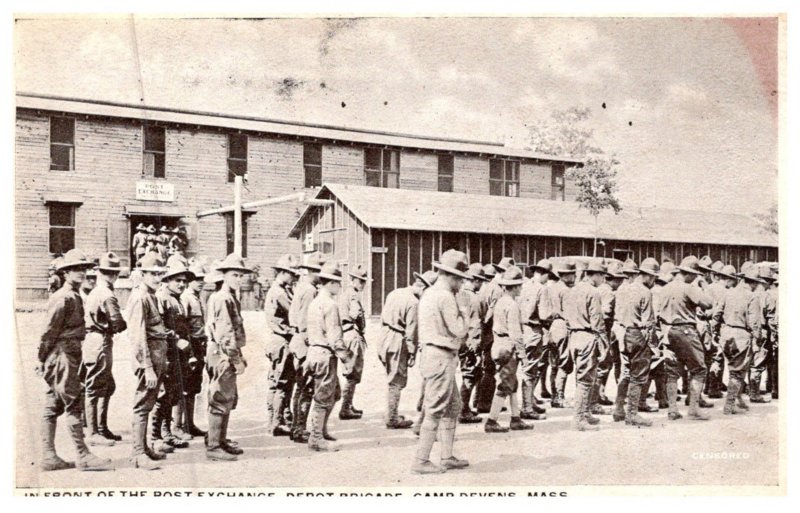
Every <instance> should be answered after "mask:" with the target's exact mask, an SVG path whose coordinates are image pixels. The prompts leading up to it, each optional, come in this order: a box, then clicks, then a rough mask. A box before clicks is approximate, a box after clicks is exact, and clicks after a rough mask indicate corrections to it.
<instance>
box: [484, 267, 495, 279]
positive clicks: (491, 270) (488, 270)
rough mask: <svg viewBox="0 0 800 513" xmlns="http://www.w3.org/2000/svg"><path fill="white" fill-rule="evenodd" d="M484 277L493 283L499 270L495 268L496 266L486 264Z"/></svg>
mask: <svg viewBox="0 0 800 513" xmlns="http://www.w3.org/2000/svg"><path fill="white" fill-rule="evenodd" d="M483 275H484V276H486V278H487V279H488V280H489V281H491V280H492V278H494V277H495V276H497V269H496V268H495V266H494V264H486V265H484V266H483Z"/></svg>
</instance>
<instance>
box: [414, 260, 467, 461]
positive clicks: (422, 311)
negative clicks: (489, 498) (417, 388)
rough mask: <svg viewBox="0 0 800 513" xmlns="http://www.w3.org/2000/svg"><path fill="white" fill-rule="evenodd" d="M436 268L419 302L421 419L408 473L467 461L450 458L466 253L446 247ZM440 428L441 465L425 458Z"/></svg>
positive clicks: (457, 400) (464, 335) (463, 334)
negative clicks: (458, 296) (460, 294)
mask: <svg viewBox="0 0 800 513" xmlns="http://www.w3.org/2000/svg"><path fill="white" fill-rule="evenodd" d="M433 265H434V267H435V268H436V269H437V270H438V277H437V279H436V283H435V284H434V285H433V286H432V287H431V288H430V289H428V291H427V292H426V293H425V295H423V296H422V299H421V300H420V305H419V335H420V341H421V342H422V344H423V345H424V349H423V351H422V360H421V365H420V367H421V372H422V378H423V380H424V386H425V391H424V404H423V416H424V421H423V423H422V426H421V429H420V435H419V442H418V444H417V452H416V459H415V461H414V464H413V466H412V467H411V471H412V472H414V473H416V474H431V473H441V472H444V471H445V470H446V469H457V468H464V467H466V466H468V465H469V462H467V461H466V460H461V459H458V458H456V457H455V456H453V442H454V440H455V433H456V419H457V417H458V414H459V411H460V410H461V405H460V404H459V403H460V397H459V393H458V385H457V384H456V369H457V368H458V351H459V350H460V349H461V346H462V344H463V343H464V341H465V340H466V338H467V322H468V321H467V318H468V316H469V313H468V312H462V311H461V310H459V307H458V303H457V302H456V296H455V295H456V293H458V291H459V290H461V284H462V281H463V280H464V279H469V278H470V275H469V274H467V272H468V271H469V262H468V261H467V255H465V254H464V253H462V252H461V251H456V250H452V249H451V250H447V251H445V252H444V253H443V254H442V255H441V257H440V258H439V262H436V263H434V264H433ZM437 430H438V431H439V441H440V442H441V451H442V452H441V463H440V465H434V464H433V463H431V461H430V454H431V449H432V448H433V443H434V441H435V440H436V433H437Z"/></svg>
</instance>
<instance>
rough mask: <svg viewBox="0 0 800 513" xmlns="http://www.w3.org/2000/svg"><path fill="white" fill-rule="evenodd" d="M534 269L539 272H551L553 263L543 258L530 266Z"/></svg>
mask: <svg viewBox="0 0 800 513" xmlns="http://www.w3.org/2000/svg"><path fill="white" fill-rule="evenodd" d="M530 267H531V268H532V269H533V270H534V271H539V272H540V273H552V272H553V264H552V262H550V260H548V259H546V258H543V259H541V260H539V261H538V262H536V263H535V264H533V265H532V266H530Z"/></svg>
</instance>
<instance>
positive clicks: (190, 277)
mask: <svg viewBox="0 0 800 513" xmlns="http://www.w3.org/2000/svg"><path fill="white" fill-rule="evenodd" d="M178 276H185V277H186V281H194V273H193V272H192V271H190V270H189V268H188V267H186V265H184V263H183V262H180V261H175V262H172V264H171V265H167V270H166V272H165V273H164V276H162V277H161V281H169V280H171V279H173V278H177V277H178Z"/></svg>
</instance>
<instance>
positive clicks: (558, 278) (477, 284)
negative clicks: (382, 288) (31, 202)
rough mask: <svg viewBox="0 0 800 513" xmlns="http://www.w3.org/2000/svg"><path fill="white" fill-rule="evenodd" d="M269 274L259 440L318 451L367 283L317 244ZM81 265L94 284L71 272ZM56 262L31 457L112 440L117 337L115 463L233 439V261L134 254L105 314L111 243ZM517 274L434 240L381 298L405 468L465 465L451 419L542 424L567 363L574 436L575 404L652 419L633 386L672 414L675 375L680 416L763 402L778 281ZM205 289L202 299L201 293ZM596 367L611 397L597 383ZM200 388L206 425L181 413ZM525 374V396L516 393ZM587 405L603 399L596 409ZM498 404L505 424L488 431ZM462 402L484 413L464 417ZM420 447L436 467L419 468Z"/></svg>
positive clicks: (222, 456) (238, 342) (659, 272)
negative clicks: (124, 450) (427, 265)
mask: <svg viewBox="0 0 800 513" xmlns="http://www.w3.org/2000/svg"><path fill="white" fill-rule="evenodd" d="M272 268H273V270H274V280H273V281H272V283H271V286H270V288H269V290H268V292H267V294H266V297H265V300H264V312H265V316H266V325H267V331H268V333H267V334H266V344H265V354H266V358H267V360H268V390H267V399H266V411H267V423H268V432H269V434H271V435H272V436H275V437H286V438H287V439H288V440H291V441H292V442H296V443H303V444H306V445H307V446H308V448H309V449H311V450H314V451H336V450H338V446H337V445H336V444H335V443H334V442H335V440H336V439H335V438H334V437H333V436H332V435H331V433H330V432H329V431H328V419H329V417H330V415H331V413H332V411H333V409H334V406H335V404H336V403H337V402H338V401H339V400H340V399H341V406H340V408H339V412H338V416H339V419H341V420H345V421H348V420H355V419H359V418H361V416H362V414H363V412H362V411H361V410H359V409H357V408H356V407H355V406H354V397H355V392H356V388H357V386H358V384H359V383H360V382H361V377H362V373H363V369H364V358H365V352H366V338H365V329H366V322H365V315H364V308H363V307H362V303H361V293H362V291H363V289H364V287H365V286H366V284H367V282H369V281H370V278H369V276H368V273H367V270H366V268H365V267H364V266H362V265H356V266H354V267H353V268H351V269H349V271H348V272H347V273H346V274H347V275H348V277H349V280H348V282H349V283H348V286H347V287H345V288H343V286H342V285H343V273H342V270H341V268H340V266H339V265H338V264H337V263H335V262H326V261H325V258H324V256H323V255H321V254H319V253H312V254H310V255H306V257H305V258H304V259H303V260H302V261H300V260H298V259H296V258H295V257H294V256H292V255H284V256H282V257H281V258H280V259H278V261H277V262H275V264H274V265H272ZM90 270H91V271H94V272H95V273H96V285H94V284H93V283H91V280H89V279H87V277H86V275H87V271H90ZM57 271H58V274H59V276H62V277H63V280H64V283H63V286H62V287H61V288H60V289H59V290H58V291H56V292H55V293H54V294H53V295H52V296H51V298H50V303H49V307H48V318H47V325H46V329H45V332H44V334H43V335H42V337H41V340H40V344H39V353H38V358H39V362H40V367H39V371H40V373H41V375H42V376H43V377H44V379H45V381H46V382H47V384H48V391H47V400H46V403H45V410H44V417H43V434H42V437H43V438H42V441H43V456H42V468H43V469H44V470H57V469H62V468H71V467H74V466H77V467H78V468H80V469H83V470H96V469H105V468H109V467H110V461H109V460H104V459H102V458H98V457H96V456H94V455H93V454H92V453H91V452H90V451H89V448H88V446H87V442H88V445H92V446H97V445H112V444H114V443H115V442H117V441H119V440H120V437H119V436H118V435H115V434H114V433H112V432H111V431H110V430H109V429H108V424H107V415H108V402H109V400H110V398H111V396H112V395H113V393H114V389H115V386H114V378H113V374H112V369H111V367H112V361H113V337H114V335H115V334H118V333H121V332H123V331H126V332H127V336H128V340H129V343H130V345H131V348H132V351H133V362H134V368H135V371H134V372H135V376H136V392H135V397H134V401H133V403H134V404H133V421H132V437H133V451H132V456H131V461H132V463H133V464H134V466H136V467H137V468H143V469H154V468H158V467H159V465H160V463H159V462H160V461H161V460H163V459H165V458H166V455H167V454H168V453H171V452H173V451H174V450H176V449H180V448H183V447H186V446H187V445H188V442H189V440H191V439H192V438H193V437H204V438H205V444H206V456H207V457H208V458H209V459H211V460H215V461H233V460H236V459H237V455H239V454H242V453H243V450H242V449H241V448H240V447H239V446H238V444H237V443H236V442H234V441H232V440H230V439H229V438H228V424H229V418H230V415H231V412H232V410H234V409H235V408H236V405H237V402H238V392H237V386H236V380H237V376H238V375H239V374H241V373H242V372H244V370H245V368H246V367H247V361H246V360H245V358H244V357H243V355H242V350H241V348H242V347H244V345H245V343H246V336H245V332H244V323H243V319H242V315H241V303H240V297H241V296H240V292H239V287H240V284H241V280H242V277H243V276H245V275H247V274H248V273H250V272H252V270H251V269H250V268H249V267H247V266H246V265H245V263H244V262H243V260H242V259H241V257H239V256H237V255H235V254H231V255H228V256H227V257H226V258H225V259H224V260H222V261H216V262H214V263H212V264H211V265H210V266H204V265H203V264H202V262H200V261H187V260H186V259H185V258H184V257H183V256H182V254H181V253H180V252H176V253H175V254H173V255H172V256H171V257H170V258H169V259H168V260H167V261H166V262H165V261H164V259H163V258H162V256H161V255H160V254H159V253H158V252H152V251H151V252H146V253H145V254H144V255H143V256H142V257H141V258H139V259H138V262H137V265H136V267H135V270H134V273H133V274H135V275H136V282H137V285H136V286H135V288H134V289H133V291H132V293H131V296H130V298H129V300H128V302H127V305H126V311H125V314H124V315H123V313H122V311H121V309H120V306H119V304H118V301H117V299H116V296H115V293H114V282H115V281H116V279H117V277H118V276H119V273H120V271H121V267H120V260H119V258H118V257H117V256H116V255H114V254H113V253H107V254H105V255H103V256H102V257H101V258H100V259H99V260H98V261H97V262H96V263H95V262H93V261H90V260H88V259H87V258H86V257H85V255H83V254H82V253H81V252H80V251H78V250H71V251H69V252H68V253H67V254H66V255H65V256H64V258H63V260H62V261H61V262H60V263H59V265H58V268H57ZM530 271H532V276H531V277H529V278H528V277H526V273H525V271H524V270H523V268H521V267H519V266H517V265H516V263H515V262H514V260H513V259H512V258H503V259H502V260H501V261H500V262H498V263H496V264H486V265H482V264H480V263H473V264H471V265H470V264H469V262H468V260H467V256H466V254H464V253H463V252H460V251H456V250H447V251H445V252H444V253H442V254H441V256H440V258H439V260H438V261H437V262H435V263H434V269H433V270H430V271H426V272H424V273H421V274H420V273H414V282H413V283H412V284H411V285H410V286H408V287H404V288H399V289H396V290H394V291H392V292H391V293H390V294H389V295H388V296H387V297H386V301H385V304H384V307H383V311H382V312H381V317H380V323H381V325H380V329H379V334H378V338H379V341H378V348H377V352H378V357H379V359H380V361H381V363H382V364H383V366H384V369H385V372H386V380H387V385H388V386H387V396H386V401H387V412H386V417H385V426H386V428H387V429H408V428H413V431H414V433H415V434H416V435H418V437H419V441H418V446H417V450H416V455H415V459H414V462H413V464H412V468H411V470H412V472H414V473H421V474H427V473H439V472H444V471H446V470H448V469H458V468H464V467H466V466H468V462H467V461H466V460H464V459H460V458H457V457H455V456H454V455H453V443H454V440H455V430H456V424H457V423H465V424H469V423H479V422H483V423H484V430H485V431H486V432H487V433H502V432H506V431H508V430H529V429H533V424H530V423H526V422H525V420H544V419H546V410H545V408H543V407H542V405H543V404H544V402H543V400H542V399H545V398H547V397H548V396H550V398H551V399H552V400H551V403H550V404H551V407H554V408H564V407H566V406H567V403H566V401H565V387H566V382H567V377H568V375H569V374H570V373H572V372H574V373H575V381H576V391H575V396H574V401H573V405H572V407H573V409H574V427H575V429H578V430H580V431H593V430H597V429H598V424H599V423H600V420H599V419H598V418H597V417H596V416H595V415H603V414H608V413H610V414H611V415H612V416H613V420H614V421H618V422H623V421H624V422H625V424H627V425H631V426H636V427H647V426H650V425H651V424H652V422H651V421H650V420H649V419H647V418H645V417H643V416H641V415H640V413H641V412H643V411H645V412H652V411H658V409H655V408H652V407H650V406H649V405H648V404H647V401H646V399H647V395H648V392H649V389H650V387H651V383H654V384H655V388H656V398H657V399H658V401H659V407H661V408H666V409H667V410H668V415H667V418H668V419H669V420H677V419H680V418H682V414H681V413H679V411H678V407H677V400H678V381H679V380H682V382H683V385H684V389H685V390H684V393H685V394H686V396H687V397H686V404H687V405H688V406H689V409H688V417H689V418H690V419H694V420H707V419H708V417H707V416H706V415H704V414H703V413H702V412H701V411H700V408H701V407H703V406H712V405H711V403H708V402H707V401H705V399H703V397H702V394H703V391H704V390H706V391H707V393H708V395H710V396H711V397H721V393H722V390H723V389H725V390H726V392H727V396H726V400H725V405H724V409H723V412H724V413H725V414H738V413H743V412H744V411H746V410H747V409H748V408H749V407H748V404H747V402H745V400H744V398H743V395H744V389H745V386H746V383H745V381H746V380H748V381H749V390H748V393H747V394H746V395H748V396H749V400H750V403H758V402H766V401H767V400H768V399H766V398H764V397H763V395H762V394H761V391H760V384H761V381H762V374H763V373H764V371H767V374H768V380H767V381H768V385H769V389H770V390H771V391H772V394H773V396H774V397H777V392H778V386H777V359H778V339H777V335H778V327H777V323H778V315H777V297H778V293H777V286H778V278H777V275H776V274H774V273H773V272H772V270H770V268H769V267H767V266H758V265H755V264H753V263H750V262H746V263H745V264H743V265H742V267H741V269H740V272H738V273H737V272H736V270H735V268H733V267H732V266H730V265H723V264H722V263H721V262H715V263H712V262H711V259H710V258H708V257H703V259H697V258H696V257H694V256H689V257H686V258H684V259H683V261H681V263H680V265H677V266H676V265H674V264H673V263H672V262H669V261H666V262H663V263H662V264H659V263H658V262H657V261H656V260H654V259H652V258H647V259H645V260H644V261H642V262H641V264H640V265H638V266H637V265H636V263H635V262H633V261H632V260H628V261H626V262H625V263H624V264H623V263H620V262H616V261H612V262H611V263H610V264H609V265H606V264H605V263H604V261H603V260H602V259H580V258H576V259H567V258H562V259H553V261H552V262H551V261H549V260H542V261H539V262H538V263H536V264H535V265H533V266H531V269H530ZM87 282H88V283H89V285H87ZM206 284H213V287H214V289H215V290H214V292H213V293H212V294H211V295H210V296H209V297H208V299H207V301H203V299H202V297H203V296H202V295H201V291H202V290H203V288H204V286H205V285H206ZM209 286H211V285H209ZM417 361H419V362H420V364H419V368H420V373H421V375H422V378H423V380H422V390H421V391H420V397H419V401H418V410H419V416H418V419H416V422H414V421H412V420H411V419H406V418H405V417H404V416H403V415H400V413H399V411H398V410H399V404H400V397H401V393H402V390H403V389H404V388H405V387H406V385H407V381H408V373H409V368H411V367H414V366H415V364H416V362H417ZM725 365H727V366H728V370H729V379H728V382H727V385H725V384H723V383H722V373H723V368H724V366H725ZM340 366H341V376H342V380H341V383H340V378H339V374H340V369H339V367H340ZM459 369H460V374H461V383H460V385H459V384H458V383H457V381H456V374H457V373H458V371H459ZM520 369H521V372H520ZM548 373H549V374H550V379H549V382H550V391H547V390H546V388H547V382H548V379H547V375H548ZM612 373H613V374H614V375H615V377H616V378H617V395H616V398H615V401H614V402H613V403H612V402H611V401H610V400H609V399H608V398H607V397H606V394H605V385H606V383H607V381H608V379H609V376H610V375H611V374H612ZM204 374H206V375H207V377H205V376H204ZM518 374H521V385H520V384H519V379H518ZM204 380H207V382H208V385H207V391H208V397H207V402H208V423H207V424H208V432H204V431H202V430H200V429H199V428H198V427H197V426H196V425H195V423H194V410H195V399H196V397H197V395H198V394H199V393H201V389H202V386H203V381H204ZM538 384H541V387H542V393H541V394H540V396H541V397H542V399H540V398H539V397H537V396H536V394H535V393H534V392H535V390H536V387H537V385H538ZM520 392H521V396H522V399H521V404H520V401H519V400H518V393H520ZM604 405H605V406H611V405H613V406H614V408H613V411H611V412H608V411H606V409H605V408H603V406H604ZM505 408H507V409H508V411H509V412H510V417H511V418H510V422H509V425H508V427H506V426H502V425H500V423H499V422H498V421H499V419H500V415H501V412H502V411H503V410H504V409H505ZM84 409H85V414H84ZM475 410H477V413H476V411H475ZM479 413H488V416H487V417H486V419H485V420H484V419H482V418H481V417H480V415H479ZM62 414H65V416H66V419H67V425H68V429H69V432H70V435H71V438H72V440H73V443H74V444H75V448H76V450H77V454H78V459H77V461H76V463H75V464H72V463H68V462H65V461H64V460H62V459H61V458H59V457H58V456H57V455H56V452H55V446H54V435H55V429H56V419H57V417H59V416H60V415H62ZM84 416H85V419H86V425H87V427H88V428H89V429H90V433H89V434H88V436H85V435H84V431H83V427H84V426H83V422H82V417H84ZM437 439H438V441H439V442H440V445H441V458H440V461H439V464H438V465H437V464H434V463H433V462H431V460H430V454H431V451H432V447H433V445H434V443H435V441H436V440H437Z"/></svg>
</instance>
